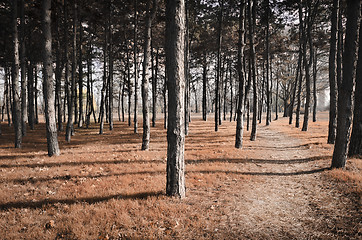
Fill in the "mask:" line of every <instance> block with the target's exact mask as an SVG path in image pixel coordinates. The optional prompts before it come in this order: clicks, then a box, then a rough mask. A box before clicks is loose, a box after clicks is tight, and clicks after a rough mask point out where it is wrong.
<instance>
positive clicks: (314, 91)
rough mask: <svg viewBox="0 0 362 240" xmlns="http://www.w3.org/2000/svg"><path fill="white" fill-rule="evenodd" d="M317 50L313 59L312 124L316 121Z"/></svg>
mask: <svg viewBox="0 0 362 240" xmlns="http://www.w3.org/2000/svg"><path fill="white" fill-rule="evenodd" d="M317 60H318V59H317V49H315V52H314V57H313V122H316V121H317V100H318V99H317Z"/></svg>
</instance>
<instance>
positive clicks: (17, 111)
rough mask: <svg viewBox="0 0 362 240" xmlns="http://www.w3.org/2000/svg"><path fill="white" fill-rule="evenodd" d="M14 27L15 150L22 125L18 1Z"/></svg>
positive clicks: (20, 137)
mask: <svg viewBox="0 0 362 240" xmlns="http://www.w3.org/2000/svg"><path fill="white" fill-rule="evenodd" d="M12 10H13V13H12V25H13V29H12V30H13V66H12V92H13V94H12V95H13V123H14V131H15V148H21V143H22V130H21V128H22V124H21V105H20V91H19V90H20V89H19V65H20V62H19V37H18V23H17V16H18V6H17V1H12Z"/></svg>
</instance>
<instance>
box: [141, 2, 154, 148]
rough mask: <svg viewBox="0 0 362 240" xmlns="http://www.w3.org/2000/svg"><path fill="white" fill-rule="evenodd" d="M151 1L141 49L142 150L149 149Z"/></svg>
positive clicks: (148, 4) (148, 6)
mask: <svg viewBox="0 0 362 240" xmlns="http://www.w3.org/2000/svg"><path fill="white" fill-rule="evenodd" d="M150 5H151V0H148V1H147V7H146V9H147V16H146V22H145V36H144V48H143V72H142V115H143V134H142V147H141V149H142V150H148V149H149V147H150V114H149V94H148V93H149V82H150V75H151V74H150V66H151V58H150V57H151V27H152V20H153V18H154V17H155V14H156V0H153V8H152V10H150Z"/></svg>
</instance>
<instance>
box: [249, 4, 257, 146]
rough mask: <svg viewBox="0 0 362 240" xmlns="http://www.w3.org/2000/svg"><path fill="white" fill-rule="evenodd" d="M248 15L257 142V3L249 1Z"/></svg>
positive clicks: (254, 135)
mask: <svg viewBox="0 0 362 240" xmlns="http://www.w3.org/2000/svg"><path fill="white" fill-rule="evenodd" d="M248 2H249V6H248V15H249V42H250V59H251V77H252V79H253V94H254V96H253V122H252V129H251V135H250V140H251V141H255V140H256V127H257V114H258V86H257V81H256V69H255V65H256V63H255V46H254V27H255V25H256V6H255V5H256V1H255V0H248Z"/></svg>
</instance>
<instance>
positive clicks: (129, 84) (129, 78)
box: [126, 46, 132, 126]
mask: <svg viewBox="0 0 362 240" xmlns="http://www.w3.org/2000/svg"><path fill="white" fill-rule="evenodd" d="M126 54H127V88H128V126H131V122H132V120H131V100H132V99H131V98H132V88H131V67H130V62H129V50H128V46H127V48H126Z"/></svg>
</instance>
